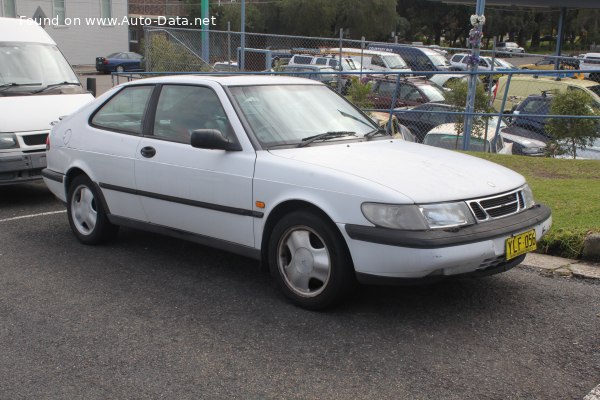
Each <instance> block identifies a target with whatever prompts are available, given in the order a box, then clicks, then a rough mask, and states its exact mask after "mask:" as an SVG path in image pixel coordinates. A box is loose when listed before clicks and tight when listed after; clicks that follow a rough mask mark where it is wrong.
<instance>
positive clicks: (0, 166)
mask: <svg viewBox="0 0 600 400" xmlns="http://www.w3.org/2000/svg"><path fill="white" fill-rule="evenodd" d="M45 167H46V152H45V151H40V152H32V153H21V152H16V153H0V185H12V184H15V183H21V182H29V181H34V180H38V179H41V178H42V169H43V168H45Z"/></svg>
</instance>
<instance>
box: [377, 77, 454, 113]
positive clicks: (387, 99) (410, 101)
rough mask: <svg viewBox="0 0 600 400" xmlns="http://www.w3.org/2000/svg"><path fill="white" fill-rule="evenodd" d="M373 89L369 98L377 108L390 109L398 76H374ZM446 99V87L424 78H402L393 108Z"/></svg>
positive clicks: (440, 101) (439, 101) (438, 101)
mask: <svg viewBox="0 0 600 400" xmlns="http://www.w3.org/2000/svg"><path fill="white" fill-rule="evenodd" d="M370 81H371V82H372V85H373V86H372V91H371V94H370V95H369V99H370V100H371V101H372V102H373V105H374V106H375V108H379V109H389V108H390V107H391V106H392V100H393V98H394V91H395V89H396V77H387V76H386V77H382V78H379V77H377V78H372V79H370ZM444 101H446V96H445V94H444V89H442V88H441V87H440V86H438V85H436V84H435V83H433V82H431V81H429V80H427V79H424V78H417V77H411V78H401V79H400V85H399V86H398V92H397V93H396V104H394V106H393V108H398V107H413V106H416V105H419V104H423V103H443V102H444Z"/></svg>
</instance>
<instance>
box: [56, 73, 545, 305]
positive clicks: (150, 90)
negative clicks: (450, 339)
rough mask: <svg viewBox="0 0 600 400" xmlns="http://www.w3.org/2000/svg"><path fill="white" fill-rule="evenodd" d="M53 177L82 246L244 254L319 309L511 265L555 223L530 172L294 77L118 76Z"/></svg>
mask: <svg viewBox="0 0 600 400" xmlns="http://www.w3.org/2000/svg"><path fill="white" fill-rule="evenodd" d="M142 133H143V134H142ZM406 171H409V173H406ZM44 181H45V183H46V185H47V186H48V187H49V189H50V190H51V191H52V193H53V194H54V195H56V196H57V197H58V198H59V199H60V200H61V201H62V202H64V203H65V204H66V209H67V217H68V220H69V224H70V226H71V230H72V232H73V234H74V236H75V237H76V238H77V240H79V241H80V242H81V243H83V244H99V243H102V242H104V241H107V240H110V239H111V238H114V237H115V235H116V233H117V230H118V227H119V226H127V227H132V228H135V229H146V230H150V231H153V232H156V233H162V234H166V235H171V236H175V237H177V238H181V239H187V240H191V241H195V242H198V243H201V244H204V245H209V246H213V247H216V248H220V249H224V250H228V251H232V252H237V253H240V254H242V255H244V256H247V257H252V258H255V259H258V260H261V261H262V262H263V263H264V264H265V265H268V266H269V268H270V270H271V272H272V275H273V277H274V279H275V280H276V282H277V284H278V286H279V287H280V288H281V290H282V291H283V293H284V294H285V295H286V296H287V297H288V298H289V299H291V300H292V301H293V302H294V303H295V304H297V305H299V306H302V307H306V308H310V309H319V308H324V307H327V306H331V305H332V304H335V303H336V302H339V301H341V300H342V299H343V298H344V297H345V296H348V295H349V294H350V293H351V291H352V288H353V287H354V284H355V282H356V280H358V281H359V282H364V283H386V282H387V283H397V282H398V281H400V280H402V279H407V278H409V279H412V280H413V281H414V279H415V278H425V277H427V278H428V279H431V278H432V277H434V278H438V279H439V278H443V277H446V276H453V275H464V274H468V275H469V276H483V275H491V274H494V273H500V272H504V271H507V270H509V269H510V268H512V267H514V266H516V265H518V264H519V263H520V262H522V261H523V259H524V258H525V254H526V253H527V252H530V251H533V250H535V249H536V243H537V241H539V240H540V238H541V237H542V236H543V235H544V234H545V233H546V232H547V231H548V230H549V229H550V226H551V224H552V216H551V212H550V210H549V209H548V208H547V207H545V206H544V205H541V204H537V203H536V202H535V200H534V198H533V194H532V192H531V189H530V188H529V186H528V185H527V182H526V180H525V178H523V176H521V175H519V174H518V173H516V172H514V171H512V170H510V169H507V168H504V167H502V166H500V165H498V164H494V163H491V162H487V161H485V160H482V159H479V158H475V157H471V156H468V155H464V154H460V153H457V152H450V151H445V150H442V149H435V148H433V147H430V146H423V145H420V144H417V143H409V142H406V141H404V140H394V139H391V138H390V137H389V136H388V135H387V134H386V133H384V132H382V131H381V130H380V129H379V127H378V126H377V125H376V124H375V123H374V122H373V121H372V120H370V119H369V118H368V117H367V116H366V115H364V114H363V113H362V112H361V111H360V110H359V109H357V108H356V107H355V106H354V105H352V104H351V103H350V102H348V101H347V100H346V99H345V98H344V97H342V96H339V95H338V94H337V93H335V92H334V91H332V90H330V89H328V88H327V87H325V86H324V85H323V84H321V83H318V82H315V81H311V80H307V79H299V78H290V77H273V76H230V77H217V76H191V75H188V76H175V77H173V76H166V77H157V78H149V79H142V80H137V81H132V82H128V83H125V84H123V85H119V86H117V87H115V88H113V89H111V90H109V91H108V92H106V93H105V94H104V95H102V96H101V97H100V98H98V99H97V100H96V101H95V102H93V103H92V104H89V105H87V106H85V107H83V108H82V109H80V110H79V111H78V112H77V113H75V114H73V115H71V116H69V117H67V118H65V119H63V120H62V121H61V122H60V123H58V124H57V125H55V126H54V127H53V129H52V133H51V135H50V139H49V144H48V168H47V169H46V170H44ZM498 205H500V207H498ZM173 256H174V257H176V256H177V255H176V254H175V255H173ZM248 296H252V293H251V292H249V293H248Z"/></svg>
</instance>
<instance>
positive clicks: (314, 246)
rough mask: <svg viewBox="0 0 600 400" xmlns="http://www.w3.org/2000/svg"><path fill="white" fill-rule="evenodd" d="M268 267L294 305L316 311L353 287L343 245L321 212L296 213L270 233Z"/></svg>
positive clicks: (285, 218) (350, 260) (338, 299)
mask: <svg viewBox="0 0 600 400" xmlns="http://www.w3.org/2000/svg"><path fill="white" fill-rule="evenodd" d="M268 256H269V268H270V270H271V274H272V275H273V277H274V279H275V280H276V281H277V283H278V285H279V287H280V288H281V290H282V291H283V293H284V294H285V295H286V296H287V297H288V298H289V299H290V300H292V301H293V302H294V303H295V304H297V305H299V306H301V307H304V308H307V309H311V310H318V309H323V308H326V307H329V306H332V305H334V304H336V303H338V302H339V301H341V300H342V299H343V298H344V297H345V296H346V295H347V294H348V293H350V291H351V290H352V288H353V287H354V284H355V273H354V267H353V265H352V259H351V257H350V254H349V252H348V248H347V247H346V242H345V241H344V238H343V237H342V235H341V233H340V232H339V230H338V229H337V227H336V226H335V225H334V224H333V223H332V222H330V221H329V220H327V217H326V216H325V215H321V214H320V213H316V212H311V211H305V210H298V211H293V212H291V213H289V214H287V215H285V216H284V217H282V218H281V219H280V220H279V221H278V222H277V224H275V226H274V227H273V230H272V231H271V236H270V238H269V243H268Z"/></svg>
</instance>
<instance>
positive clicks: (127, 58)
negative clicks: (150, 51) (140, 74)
mask: <svg viewBox="0 0 600 400" xmlns="http://www.w3.org/2000/svg"><path fill="white" fill-rule="evenodd" d="M142 58H143V56H142V55H141V54H137V53H132V52H128V51H122V52H118V53H112V54H109V55H108V56H106V57H96V71H98V72H104V73H107V74H108V73H110V72H124V71H143V68H142Z"/></svg>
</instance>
